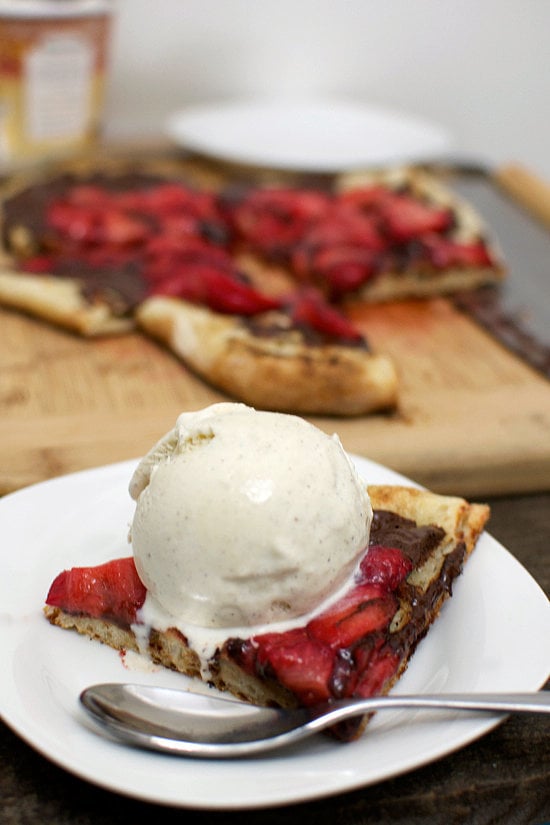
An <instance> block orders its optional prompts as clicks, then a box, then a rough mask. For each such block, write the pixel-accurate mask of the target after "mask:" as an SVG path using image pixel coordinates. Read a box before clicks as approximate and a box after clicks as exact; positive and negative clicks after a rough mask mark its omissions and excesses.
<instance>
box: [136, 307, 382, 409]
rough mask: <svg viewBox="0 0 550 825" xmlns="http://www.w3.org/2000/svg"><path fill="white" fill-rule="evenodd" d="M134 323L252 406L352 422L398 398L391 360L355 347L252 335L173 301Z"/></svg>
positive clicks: (236, 321)
mask: <svg viewBox="0 0 550 825" xmlns="http://www.w3.org/2000/svg"><path fill="white" fill-rule="evenodd" d="M136 318H137V322H138V324H139V326H140V327H141V328H142V329H143V330H144V331H145V332H146V333H147V334H149V335H151V336H152V337H154V338H156V339H157V340H159V341H162V342H163V343H164V344H165V345H166V346H167V347H169V349H170V350H172V351H173V352H174V353H176V354H177V355H178V356H179V357H180V358H181V359H182V360H183V361H184V362H185V364H187V366H189V367H190V368H191V369H192V370H193V371H195V372H197V373H198V374H199V375H200V376H202V377H203V378H205V379H206V380H207V381H208V382H209V383H211V384H213V385H214V386H215V387H218V388H219V389H221V390H223V391H224V392H227V393H228V394H229V395H231V396H233V397H234V398H237V399H239V400H241V401H244V402H245V403H246V404H249V405H250V406H252V407H257V408H259V409H270V410H275V411H279V412H294V413H298V414H304V415H306V414H307V415H324V414H326V415H346V416H352V415H361V414H363V413H369V412H373V411H375V410H383V409H387V408H391V407H393V406H394V405H395V403H396V400H397V374H396V371H395V367H394V365H393V362H392V361H391V360H390V359H389V358H388V357H386V356H385V355H377V354H372V353H371V352H369V351H366V350H364V349H362V348H360V347H354V346H345V345H328V344H327V345H316V344H314V345H310V344H307V343H306V342H305V341H304V339H303V337H302V336H301V335H300V333H299V332H298V331H297V330H291V331H289V332H288V333H285V334H283V335H280V336H265V337H263V336H256V335H253V334H252V333H251V332H250V331H249V329H248V328H247V326H246V323H245V322H244V321H243V319H242V318H239V317H235V316H229V315H222V314H220V313H215V312H212V311H211V310H209V309H205V308H204V307H199V306H195V305H193V304H190V303H187V302H185V301H182V300H179V299H176V298H160V297H158V298H150V299H148V300H146V301H145V302H144V303H143V304H142V305H141V307H139V308H138V310H137V313H136Z"/></svg>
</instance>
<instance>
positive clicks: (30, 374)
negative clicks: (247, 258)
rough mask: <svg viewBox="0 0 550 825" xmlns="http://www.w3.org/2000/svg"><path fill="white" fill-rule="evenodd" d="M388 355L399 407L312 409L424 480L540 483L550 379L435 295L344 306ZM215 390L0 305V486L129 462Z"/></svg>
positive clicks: (168, 358) (112, 342)
mask: <svg viewBox="0 0 550 825" xmlns="http://www.w3.org/2000/svg"><path fill="white" fill-rule="evenodd" d="M355 320H356V321H357V322H358V323H360V324H361V326H362V327H363V329H364V331H365V332H366V333H367V334H368V336H369V339H370V340H371V341H372V343H373V345H374V346H375V347H376V348H378V349H380V350H384V351H387V352H389V353H390V354H391V355H393V357H394V358H395V360H396V362H397V364H398V367H399V372H400V379H401V399H400V405H399V410H398V411H397V412H396V413H394V414H391V415H383V414H379V415H372V416H368V417H363V418H357V419H347V420H346V419H338V418H335V419H330V418H317V419H312V420H313V421H314V422H315V423H316V424H317V425H318V426H320V427H321V428H322V429H324V430H325V431H327V432H329V433H332V432H337V433H338V434H339V435H340V438H341V439H342V442H343V444H344V446H345V448H346V449H347V450H349V451H351V452H354V453H357V454H359V455H362V456H366V457H368V458H370V459H373V460H375V461H378V462H381V463H383V464H386V465H387V466H389V467H391V468H393V469H395V470H398V471H400V472H403V473H405V474H406V475H408V476H410V477H412V478H414V479H415V480H416V481H418V482H420V483H422V484H425V485H426V486H428V487H430V488H431V489H433V490H436V491H441V492H448V493H457V494H462V495H467V496H478V497H479V496H484V495H487V496H488V495H491V494H500V493H510V492H513V493H518V492H526V491H533V490H540V489H550V382H549V381H547V380H546V379H545V378H544V377H542V376H541V375H539V374H537V373H536V372H534V371H533V370H532V369H531V368H530V367H528V366H527V365H526V364H525V363H523V362H522V361H521V360H519V359H518V358H517V357H515V356H514V355H512V354H511V353H509V352H508V351H506V350H505V349H504V348H503V347H501V345H500V344H498V343H496V342H495V341H494V340H493V339H492V338H490V337H489V336H488V334H487V333H485V332H484V331H483V330H482V329H481V328H479V327H478V326H477V325H476V324H475V323H474V322H473V321H472V320H471V319H470V318H469V317H468V316H466V315H464V314H462V313H460V312H459V311H458V310H456V309H455V308H454V307H453V306H452V305H451V303H450V302H448V301H447V300H445V299H437V300H431V301H418V302H414V301H413V302H402V303H395V304H389V305H386V306H370V307H367V306H364V307H359V308H357V309H356V311H355ZM220 400H226V399H225V397H224V396H222V395H221V394H220V393H218V392H216V391H214V390H213V389H211V388H210V387H208V386H207V385H206V384H204V383H203V382H202V381H201V380H200V379H198V378H197V377H195V376H194V375H192V374H191V373H189V371H188V370H187V369H186V368H185V367H184V366H183V365H182V364H181V363H180V362H179V361H178V360H177V359H176V358H175V357H173V356H172V355H171V354H170V353H169V352H167V351H165V350H163V349H162V348H161V347H160V346H158V345H157V344H156V343H155V342H153V341H150V340H147V339H145V338H144V337H142V336H141V335H138V334H132V335H126V336H123V337H119V338H110V339H104V340H99V341H85V340H81V339H78V338H76V337H74V336H72V335H71V334H69V333H66V332H64V331H61V330H57V329H54V328H52V327H50V326H48V325H46V324H43V323H40V322H38V321H35V320H33V319H30V318H27V317H25V316H24V315H22V314H19V313H16V312H9V311H0V493H7V492H10V491H13V490H16V489H18V488H20V487H23V486H25V485H28V484H32V483H34V482H39V481H42V480H44V479H47V478H51V477H53V476H57V475H61V474H64V473H68V472H72V471H75V470H81V469H85V468H89V467H94V466H100V465H103V464H107V463H111V462H116V461H120V460H123V459H128V458H135V457H138V456H140V455H142V454H143V453H144V452H145V451H146V450H147V449H149V447H150V446H152V444H153V443H154V442H155V441H156V440H157V439H158V438H159V437H160V436H161V435H163V434H164V432H165V431H166V430H168V429H169V428H170V427H172V426H173V424H174V421H175V418H176V416H177V415H178V414H179V413H180V412H182V411H184V410H193V409H199V408H200V407H203V406H205V405H207V404H210V403H213V402H215V401H220Z"/></svg>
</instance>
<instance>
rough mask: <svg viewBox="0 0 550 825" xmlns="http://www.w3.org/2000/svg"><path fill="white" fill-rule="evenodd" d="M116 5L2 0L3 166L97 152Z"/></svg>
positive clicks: (94, 0)
mask: <svg viewBox="0 0 550 825" xmlns="http://www.w3.org/2000/svg"><path fill="white" fill-rule="evenodd" d="M111 17H112V6H111V3H110V2H109V0H0V167H1V168H2V169H6V168H7V169H9V168H13V167H16V166H21V165H23V164H25V163H29V162H33V161H38V160H43V159H47V158H50V157H52V158H53V157H59V156H62V155H64V154H66V153H69V152H73V151H79V150H83V149H86V148H88V147H91V146H92V145H93V143H94V142H95V141H96V140H97V137H98V134H99V131H100V126H101V117H102V109H103V98H104V91H105V78H106V70H107V52H108V45H109V36H110V25H111Z"/></svg>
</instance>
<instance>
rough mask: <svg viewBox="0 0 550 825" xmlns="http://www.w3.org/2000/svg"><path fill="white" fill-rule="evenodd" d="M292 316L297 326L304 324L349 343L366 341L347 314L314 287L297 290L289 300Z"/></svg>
mask: <svg viewBox="0 0 550 825" xmlns="http://www.w3.org/2000/svg"><path fill="white" fill-rule="evenodd" d="M288 308H289V312H290V316H291V318H292V320H293V322H294V323H295V324H296V325H297V326H304V327H306V328H308V327H309V328H311V329H314V330H316V331H317V332H320V333H321V334H322V335H326V336H328V337H329V338H334V339H336V340H340V341H345V342H347V343H356V344H361V343H364V338H363V336H362V335H361V333H360V332H359V331H358V330H357V329H356V328H355V327H354V325H353V324H352V322H351V321H349V320H348V319H347V318H346V316H345V315H342V313H341V312H339V311H338V310H337V309H336V308H335V307H332V306H330V305H329V304H327V302H326V301H325V299H324V298H323V296H322V295H321V294H320V293H319V292H317V291H316V290H314V289H303V290H301V291H299V292H296V293H295V294H294V295H293V296H292V298H291V299H290V300H289V302H288Z"/></svg>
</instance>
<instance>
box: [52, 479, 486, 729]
mask: <svg viewBox="0 0 550 825" xmlns="http://www.w3.org/2000/svg"><path fill="white" fill-rule="evenodd" d="M368 490H369V495H370V497H371V502H372V505H373V508H374V509H375V510H380V509H387V510H390V511H392V512H395V513H398V514H399V515H401V516H403V517H405V518H410V519H412V520H413V521H415V522H416V523H417V524H418V525H426V524H434V525H437V526H439V527H442V528H443V529H444V531H445V536H444V538H443V540H442V541H441V542H440V544H439V545H438V547H437V548H436V549H435V551H434V552H433V553H432V556H431V557H430V559H429V560H428V561H427V562H425V563H424V565H423V566H422V567H421V568H419V569H417V570H413V571H412V573H411V574H409V576H408V578H407V581H408V582H409V584H414V586H415V587H416V588H417V589H418V590H417V592H425V591H426V590H427V589H428V588H429V587H430V586H431V587H433V586H434V583H436V582H439V585H440V586H439V589H438V592H437V594H436V595H435V598H431V597H430V599H429V601H430V604H431V606H430V608H429V609H428V610H427V611H426V613H425V615H424V617H423V623H422V627H421V628H420V629H419V630H418V633H417V636H418V638H419V639H420V638H422V637H423V636H424V635H425V633H426V632H427V630H428V628H429V627H430V625H431V624H432V622H433V621H434V620H435V619H436V617H437V615H438V614H439V611H440V609H441V607H442V605H443V603H444V602H445V600H446V599H447V598H448V597H449V596H450V587H449V584H450V582H449V581H441V579H440V575H441V571H442V566H443V564H444V562H445V558H446V556H448V555H449V554H450V553H452V552H453V551H454V550H455V549H456V548H457V546H459V545H461V544H462V543H463V544H464V545H465V551H466V552H465V560H466V559H467V558H468V556H469V555H470V553H471V552H472V550H473V549H474V547H475V544H476V542H477V540H478V538H479V536H480V534H481V532H482V531H483V529H484V526H485V524H486V521H487V519H488V517H489V508H488V507H487V506H486V505H484V504H470V503H468V502H467V501H465V500H464V499H462V498H457V497H452V496H441V495H437V494H435V493H431V492H428V491H426V490H420V489H416V488H412V487H405V486H393V485H371V486H369V488H368ZM436 586H437V585H436ZM410 607H411V606H410V605H408V604H406V603H404V602H403V601H401V604H400V608H399V609H398V611H397V613H396V616H395V617H394V620H393V622H392V625H391V627H390V632H397V631H399V630H401V629H402V628H403V626H404V625H405V624H406V623H407V621H408V620H409V617H410ZM45 614H46V617H47V619H48V620H49V621H50V622H51V623H52V624H54V625H58V626H59V627H63V628H66V629H75V630H77V631H78V632H79V633H83V634H84V635H88V636H90V637H92V638H94V639H99V640H100V641H102V642H105V643H106V644H108V645H111V646H112V647H114V648H116V649H119V650H120V649H132V650H137V649H138V645H137V641H136V638H135V636H134V634H133V632H132V631H130V630H129V631H124V630H122V629H121V628H118V627H116V626H114V625H111V624H110V623H109V622H105V621H103V620H100V619H89V618H87V617H80V616H71V615H69V614H67V613H64V612H63V611H62V610H60V609H59V608H53V607H48V606H47V607H46V608H45ZM413 650H414V648H413ZM412 652H413V651H411V653H410V654H409V655H407V656H406V657H405V658H404V659H403V661H402V662H401V665H400V668H399V670H398V672H397V673H396V674H395V675H394V677H393V678H392V680H391V681H390V682H389V683H388V684H386V686H385V688H384V690H385V692H388V691H389V690H390V689H391V687H392V686H393V685H394V684H395V682H397V680H398V679H399V677H400V676H401V675H402V673H403V672H404V671H405V670H406V668H407V666H408V664H409V661H410V657H411V655H412ZM148 653H149V655H150V656H151V658H152V659H153V661H155V662H157V663H159V664H162V665H164V666H165V667H168V668H171V669H172V670H177V671H179V672H181V673H184V674H186V675H188V676H192V677H195V678H203V679H205V680H207V681H210V682H212V684H214V685H215V686H216V687H217V688H219V689H220V690H225V691H229V692H230V693H232V694H233V695H235V696H237V697H239V698H240V699H244V700H247V701H251V702H253V703H255V704H263V705H272V704H278V705H281V706H283V707H289V706H292V705H295V704H296V698H295V697H294V695H293V694H292V693H291V692H290V691H288V690H287V689H286V688H285V687H284V686H282V685H281V684H279V683H278V682H277V681H276V680H274V679H268V678H264V679H260V678H259V677H257V676H252V675H250V674H248V673H246V672H245V671H243V670H242V669H241V668H240V667H239V666H238V665H237V664H236V662H235V661H234V660H232V659H231V658H230V657H228V656H227V655H224V651H223V648H222V650H221V651H219V650H218V651H217V652H216V654H215V656H214V658H213V659H212V660H210V662H209V663H208V664H209V671H208V672H204V671H201V668H200V662H199V658H198V656H197V655H196V653H195V652H194V651H193V650H191V649H190V648H189V646H188V644H187V640H186V639H185V637H184V636H183V635H182V634H181V633H180V632H179V631H178V630H176V629H175V628H170V629H168V630H167V631H163V632H161V631H158V630H155V629H153V630H152V631H151V632H150V637H149V645H148ZM367 721H368V719H367V718H365V719H364V720H363V723H362V725H361V727H360V729H359V730H358V734H359V733H361V731H362V730H363V729H364V727H365V725H366V724H367Z"/></svg>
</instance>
